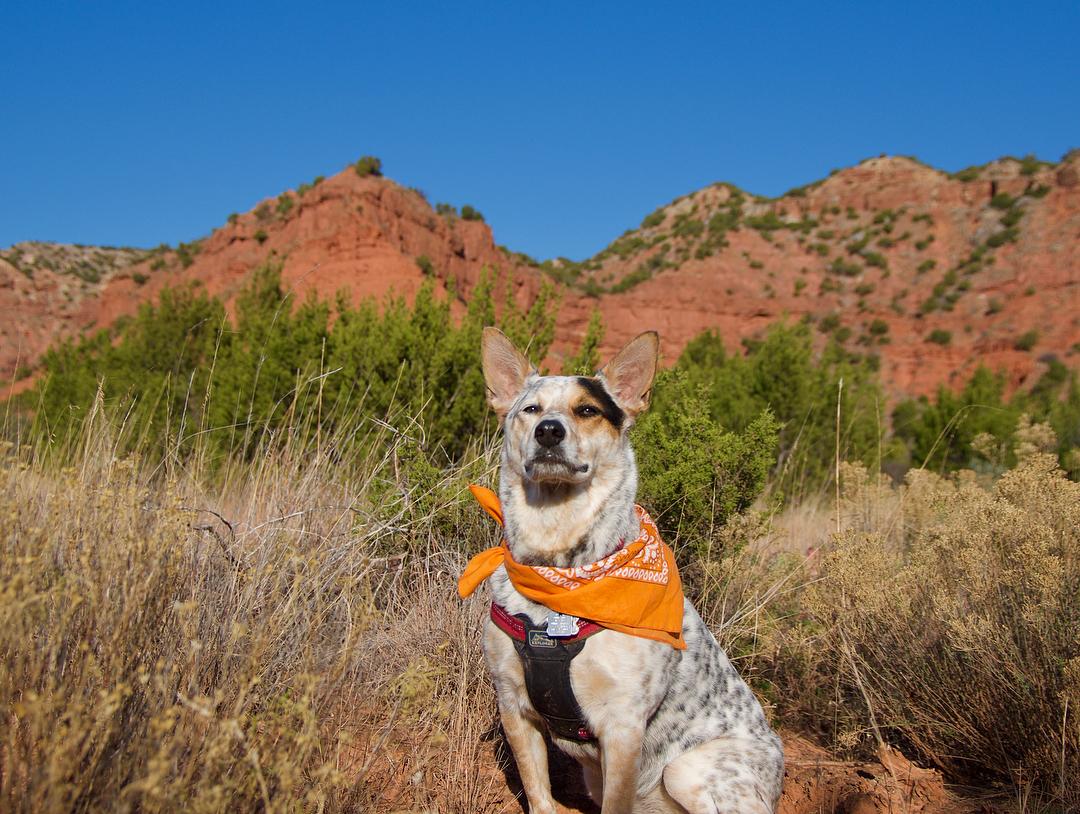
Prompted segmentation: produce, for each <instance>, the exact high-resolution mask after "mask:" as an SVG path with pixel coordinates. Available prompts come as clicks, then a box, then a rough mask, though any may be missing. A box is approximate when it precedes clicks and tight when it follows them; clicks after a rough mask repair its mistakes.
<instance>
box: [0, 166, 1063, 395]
mask: <svg viewBox="0 0 1080 814" xmlns="http://www.w3.org/2000/svg"><path fill="white" fill-rule="evenodd" d="M1078 171H1080V154H1070V155H1069V156H1066V158H1065V159H1063V161H1062V163H1061V164H1059V165H1056V166H1054V165H1034V166H1030V165H1024V164H1022V163H1021V162H1018V161H1015V160H1012V159H1003V160H1001V161H997V162H993V163H991V164H989V165H986V166H985V167H982V168H979V169H978V170H977V171H972V172H970V173H966V174H964V176H963V180H961V178H956V177H950V176H948V175H946V174H944V173H942V172H939V171H937V170H934V169H932V168H930V167H927V166H925V165H923V164H920V163H919V162H917V161H914V160H911V159H906V158H877V159H870V160H868V161H864V162H862V163H860V164H859V165H857V166H855V167H851V168H849V169H845V170H842V171H840V172H837V173H835V174H833V175H832V176H830V177H829V178H827V179H825V180H824V181H823V182H821V183H819V184H817V185H812V186H810V187H806V188H803V189H802V190H797V191H793V192H792V193H789V194H788V195H786V196H784V197H782V198H779V199H776V200H765V199H757V198H754V197H753V196H751V195H747V194H746V193H740V192H739V191H737V190H734V189H733V188H731V187H729V186H727V185H713V186H710V187H706V188H705V189H702V190H699V191H697V192H695V193H692V194H691V195H688V196H684V197H683V198H681V199H679V200H678V201H675V202H673V203H672V204H671V205H669V206H667V207H664V208H662V209H661V210H658V211H657V212H656V213H654V214H653V215H652V216H650V218H649V219H647V221H646V223H645V224H643V226H642V228H640V229H638V230H635V231H633V232H631V233H629V234H628V235H626V236H624V237H623V238H620V240H619V241H617V242H616V244H613V247H612V248H613V250H612V251H609V252H603V253H601V254H600V255H598V256H597V257H596V258H593V260H592V261H591V262H589V263H587V264H584V265H583V266H582V267H580V268H578V269H577V271H576V274H577V276H576V279H575V282H574V287H573V288H564V291H563V297H562V303H561V307H560V311H559V322H558V332H557V337H556V343H555V347H554V349H553V351H552V356H551V358H550V359H549V360H548V365H549V366H550V367H552V368H557V367H559V366H560V364H561V358H562V356H563V355H565V354H568V353H572V352H573V351H574V350H575V349H576V348H577V346H578V344H579V343H580V341H581V338H582V336H583V335H584V332H585V327H586V325H587V323H588V319H589V316H590V314H591V312H592V310H593V309H594V308H598V309H599V310H600V312H601V313H602V315H603V318H604V323H605V325H606V328H607V333H606V337H605V343H604V347H603V351H604V352H613V351H614V350H615V349H616V348H617V347H619V346H621V345H622V344H623V343H624V342H625V341H627V340H628V339H630V338H631V337H632V336H634V335H635V334H637V333H638V332H640V331H642V330H646V329H650V328H651V329H656V330H659V331H660V333H661V335H662V336H663V338H664V349H665V354H666V356H667V358H668V360H669V361H671V360H673V359H674V358H675V357H676V356H677V354H678V353H679V352H680V351H681V349H682V347H683V346H684V345H685V344H686V342H687V341H689V340H690V339H691V338H693V337H694V336H695V335H697V334H698V333H700V332H701V331H703V330H706V329H712V330H716V331H718V332H719V333H720V334H721V335H722V336H723V338H724V340H725V342H726V344H727V345H728V346H729V347H730V348H733V349H734V348H738V347H739V342H740V340H741V339H743V338H745V337H751V336H754V335H755V334H758V333H760V332H761V331H762V330H763V329H764V328H765V327H766V326H768V325H769V324H770V323H772V322H775V321H776V320H778V319H781V318H785V317H786V318H788V319H791V320H798V319H809V320H813V321H815V322H817V323H819V324H820V323H821V321H822V320H823V319H824V318H825V317H832V318H831V319H829V320H827V322H826V324H829V323H831V322H836V321H838V322H839V325H840V326H841V329H842V331H843V333H847V334H849V335H848V337H847V339H846V341H845V344H846V346H847V347H848V348H849V349H850V350H851V351H853V352H858V353H864V354H865V353H872V354H875V355H877V356H878V357H879V360H880V367H881V377H882V381H883V383H884V385H885V387H886V390H887V392H888V394H889V395H890V397H892V398H896V397H899V396H901V395H918V394H924V393H930V392H933V391H934V390H935V389H936V388H937V387H938V385H940V384H946V385H950V386H959V385H960V384H962V383H963V382H964V381H966V379H967V378H968V377H969V376H970V374H971V372H972V371H973V370H974V368H975V367H976V366H977V365H978V364H980V363H981V364H986V365H989V366H990V367H993V368H1000V369H1003V370H1005V371H1006V372H1007V374H1008V377H1009V381H1010V385H1011V386H1013V387H1018V386H1024V385H1026V384H1030V383H1031V382H1032V381H1033V380H1034V378H1035V377H1036V376H1037V375H1038V373H1039V372H1040V371H1041V369H1042V368H1043V367H1044V364H1043V363H1042V362H1040V361H1039V360H1040V359H1044V358H1046V355H1047V354H1051V355H1054V356H1056V357H1057V358H1060V359H1061V360H1063V361H1065V362H1066V363H1068V364H1070V365H1071V366H1075V364H1076V363H1077V360H1078V359H1080V352H1077V351H1076V350H1074V348H1076V347H1078V346H1077V343H1078V342H1080V185H1078V184H1077V182H1076V179H1077V177H1078ZM287 194H288V195H289V197H290V199H291V201H292V205H291V206H285V207H279V206H278V201H277V200H275V199H269V200H268V201H265V202H263V203H262V204H260V206H258V207H256V208H255V209H254V210H253V211H251V212H248V213H246V214H244V215H240V216H238V217H236V218H234V219H233V221H232V222H230V223H229V224H227V225H225V226H223V227H221V228H220V229H218V230H216V231H215V232H214V233H213V234H211V235H210V236H209V237H207V238H206V239H205V240H203V241H201V242H200V243H199V244H192V245H190V246H187V247H181V251H179V252H177V251H175V250H170V251H164V252H155V253H150V254H149V255H148V256H146V257H145V259H142V260H140V261H138V262H130V263H118V264H113V265H111V266H109V267H108V268H104V269H103V270H102V273H101V274H100V280H98V281H90V280H85V279H79V278H78V277H75V276H73V275H71V274H70V273H65V272H64V271H63V270H60V271H51V270H49V269H40V270H39V269H36V268H35V269H34V271H33V275H32V276H30V275H28V274H27V273H26V272H25V270H22V271H20V269H19V268H17V267H16V266H15V265H13V264H12V263H11V262H6V261H5V260H4V259H2V258H3V256H2V255H0V309H2V312H3V313H4V315H5V318H4V319H3V320H2V324H0V373H2V374H3V376H4V378H5V379H6V380H7V381H11V380H12V378H13V376H14V374H15V372H16V366H17V365H20V366H25V365H32V364H33V363H34V362H36V361H37V359H38V358H40V355H41V354H42V353H43V352H44V350H45V349H46V348H47V347H48V346H49V345H50V344H52V343H53V342H55V341H57V340H58V339H60V338H64V337H74V336H78V335H81V334H84V333H85V332H87V331H90V330H93V329H96V328H100V327H105V326H108V325H110V324H111V323H112V322H114V321H115V320H116V319H117V318H118V317H120V316H122V315H125V314H131V313H133V312H134V311H135V310H136V309H137V307H138V305H139V304H140V303H142V302H145V301H147V300H152V299H153V298H155V297H156V295H157V294H158V293H159V292H160V290H161V289H162V288H163V287H164V286H167V285H177V284H180V283H184V282H189V281H190V282H195V283H198V284H200V285H202V286H204V287H205V289H206V290H207V291H208V292H210V293H212V294H215V295H219V296H221V297H223V298H224V299H225V301H226V303H227V304H229V303H231V302H232V300H233V298H234V297H235V295H236V293H237V292H238V291H239V290H240V289H241V288H242V287H243V285H244V284H245V282H246V281H247V278H248V276H249V274H250V272H251V270H252V269H254V268H255V267H257V266H258V265H259V264H261V263H263V262H265V261H266V260H267V259H269V258H271V257H276V258H278V259H280V260H281V261H282V263H283V270H282V274H283V282H284V284H285V286H286V287H287V288H289V289H290V290H291V291H292V292H293V294H294V295H295V296H296V297H297V298H298V299H300V298H302V297H304V296H306V294H307V292H308V291H309V290H314V291H315V292H316V293H317V294H318V295H320V296H322V297H325V298H331V297H333V296H334V295H335V294H336V293H337V292H338V291H341V290H344V291H346V292H347V293H348V295H350V296H351V297H353V298H354V299H358V298H361V297H366V296H374V297H377V298H382V297H385V296H386V295H387V294H388V293H390V292H395V293H396V294H399V295H402V296H405V297H411V296H413V295H414V294H415V293H416V291H417V290H418V289H419V287H420V286H421V285H422V283H423V281H424V279H425V276H431V277H433V278H434V281H435V285H436V288H437V289H438V290H439V291H440V292H446V290H447V283H448V281H450V280H453V281H454V290H455V291H456V292H457V295H458V296H459V297H461V298H467V295H468V292H469V291H471V289H472V287H473V286H475V284H476V282H477V280H478V279H479V277H480V274H481V272H482V270H483V269H484V268H494V269H499V270H501V271H502V272H504V273H505V272H510V273H512V279H513V284H514V286H515V289H516V294H517V296H518V297H519V299H520V300H521V301H522V302H523V303H524V302H527V301H528V300H529V299H531V298H532V297H533V296H534V295H535V293H536V291H537V290H538V288H539V286H540V285H541V283H542V281H543V280H545V279H547V275H545V273H544V272H543V271H542V270H541V269H539V268H536V267H535V266H533V265H532V264H530V263H529V262H527V261H526V260H525V259H524V258H521V257H518V256H516V255H512V254H510V253H508V252H506V251H504V250H502V249H500V248H498V247H497V246H496V245H495V242H494V239H493V237H492V234H491V231H490V229H489V228H488V226H487V225H486V224H484V223H482V222H479V221H464V220H461V219H459V218H447V217H444V216H440V215H437V214H436V213H435V212H434V211H433V210H432V209H431V207H430V206H429V205H428V203H427V202H426V201H425V200H424V199H423V198H422V197H421V196H420V195H419V194H418V193H416V192H414V191H412V190H409V189H406V188H404V187H401V186H399V185H398V184H396V183H394V182H392V181H389V180H386V179H382V178H376V177H367V178H360V177H358V176H357V175H356V174H355V173H354V172H353V171H352V170H351V169H348V170H346V171H344V172H342V173H340V174H339V175H337V176H335V177H333V178H330V179H327V180H326V181H324V182H322V183H320V184H318V185H316V186H314V187H313V188H310V189H307V190H306V191H304V192H303V194H297V193H296V192H291V193H287ZM733 200H734V201H741V203H740V204H739V212H738V217H737V218H736V219H735V220H736V221H737V223H735V225H734V226H733V225H732V223H731V222H730V221H729V223H728V227H727V228H726V229H723V228H722V229H720V230H718V229H715V228H713V227H714V225H716V221H717V218H716V216H717V215H718V214H720V215H723V214H724V213H730V212H731V211H732V202H733ZM719 220H721V221H722V220H723V218H720V219H719ZM1007 224H1008V225H1007ZM719 225H721V226H722V224H719ZM755 227H756V228H755ZM1009 230H1011V231H1009ZM615 247H618V248H619V251H615V250H614V249H615ZM665 247H666V248H665ZM9 251H10V250H9ZM421 257H422V258H426V261H427V262H422V263H421V264H418V262H417V259H418V258H421ZM128 259H131V258H130V257H128ZM421 265H424V266H425V268H423V269H422V268H421ZM643 269H644V271H642V270H643ZM635 275H636V277H635ZM628 278H629V279H628ZM637 278H644V279H643V280H642V281H640V282H637V283H636V284H633V285H631V284H630V283H631V282H632V281H633V280H634V279H637ZM623 280H626V283H623V284H622V285H621V286H620V281H623ZM586 288H587V289H589V290H591V292H592V293H593V294H594V295H595V296H586V295H585V293H584V292H583V289H586ZM620 288H621V289H624V290H618V289H620ZM612 289H616V290H617V293H611V291H612ZM499 297H500V301H501V297H502V294H501V292H500V294H499ZM458 307H460V305H459V306H458ZM935 331H937V333H936V334H935V333H934V332H935ZM1029 331H1035V332H1036V334H1037V338H1036V341H1035V344H1034V346H1033V347H1031V348H1030V349H1023V348H1022V347H1021V348H1018V347H1016V345H1017V340H1018V338H1019V337H1021V336H1022V335H1024V334H1025V333H1027V332H1029ZM946 333H947V334H948V338H947V340H946V339H945V336H946ZM815 336H817V337H818V341H819V342H822V343H824V341H825V339H826V336H825V334H824V333H822V332H819V331H816V332H815ZM931 336H934V337H935V338H936V340H937V341H936V342H935V341H929V340H930V338H931ZM1021 344H1023V343H1021ZM23 372H25V371H23ZM29 381H30V380H25V381H24V382H23V385H22V386H25V384H26V383H28V382H29Z"/></svg>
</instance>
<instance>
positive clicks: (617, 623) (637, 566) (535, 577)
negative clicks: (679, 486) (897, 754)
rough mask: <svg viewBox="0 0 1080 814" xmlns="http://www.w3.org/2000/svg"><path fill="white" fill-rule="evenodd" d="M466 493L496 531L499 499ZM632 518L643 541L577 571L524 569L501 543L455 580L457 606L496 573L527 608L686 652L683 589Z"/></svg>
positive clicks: (480, 491)
mask: <svg viewBox="0 0 1080 814" xmlns="http://www.w3.org/2000/svg"><path fill="white" fill-rule="evenodd" d="M469 491H471V492H472V493H473V497H475V498H476V499H477V501H478V502H479V503H480V505H481V506H482V507H483V509H484V511H486V512H487V513H488V514H490V515H491V516H492V517H494V518H495V520H497V521H498V523H499V525H502V524H503V518H502V507H501V505H500V504H499V498H498V496H497V495H496V494H495V493H494V492H492V491H491V490H490V489H485V488H484V487H483V486H475V485H474V486H470V487H469ZM634 511H635V512H636V513H637V516H638V519H639V520H640V521H641V536H640V537H638V538H637V539H636V540H634V542H632V543H630V544H629V545H625V546H623V547H622V548H620V549H619V550H618V551H616V552H614V553H612V554H609V555H608V556H606V557H604V558H603V559H602V560H599V561H598V562H594V563H590V564H589V565H582V566H578V567H577V568H554V567H551V566H532V565H522V564H520V563H518V562H515V561H514V558H513V557H512V556H511V555H510V548H509V547H508V546H507V544H506V541H505V540H503V542H502V544H501V545H498V546H495V547H494V548H489V549H487V550H486V551H481V552H480V553H479V554H477V555H476V556H475V557H473V558H472V559H471V560H470V561H469V564H468V565H467V566H466V567H465V573H463V574H462V575H461V579H459V580H458V594H460V595H461V597H462V598H463V599H464V598H465V597H467V596H469V595H470V594H471V593H472V592H473V591H475V590H476V589H477V587H479V585H480V583H481V582H483V581H484V580H485V579H487V578H488V577H490V576H491V575H492V574H493V573H495V570H496V569H497V568H498V567H499V566H500V565H502V566H505V567H506V573H507V575H508V576H509V577H510V582H511V583H513V585H514V587H515V588H516V589H517V590H518V592H519V593H520V594H522V595H523V596H525V597H527V598H528V599H531V600H532V601H533V602H538V603H540V604H541V605H544V606H545V607H547V608H550V609H551V610H553V611H555V612H557V613H565V614H569V615H571V616H577V617H578V618H581V619H588V620H590V621H592V622H596V623H598V624H600V625H603V626H604V627H606V628H610V629H611V630H617V631H619V632H620V633H628V634H630V635H631V636H641V637H642V638H645V639H653V640H655V641H658V642H664V643H665V644H669V645H671V646H672V647H674V648H675V649H676V650H685V649H686V642H684V641H683V637H682V613H683V595H682V582H681V581H680V580H679V569H678V567H677V566H676V565H675V555H674V554H672V552H671V549H670V548H668V546H667V545H666V544H665V543H664V541H663V540H661V539H660V532H658V531H657V530H656V524H655V523H653V521H652V518H651V517H649V515H648V513H647V512H646V511H645V510H644V509H643V508H641V507H640V506H634Z"/></svg>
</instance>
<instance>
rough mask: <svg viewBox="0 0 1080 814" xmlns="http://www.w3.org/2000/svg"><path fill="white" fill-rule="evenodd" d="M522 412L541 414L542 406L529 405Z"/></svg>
mask: <svg viewBox="0 0 1080 814" xmlns="http://www.w3.org/2000/svg"><path fill="white" fill-rule="evenodd" d="M521 412H523V413H538V412H540V405H539V404H529V405H527V406H525V407H522V408H521Z"/></svg>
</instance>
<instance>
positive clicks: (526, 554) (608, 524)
mask: <svg viewBox="0 0 1080 814" xmlns="http://www.w3.org/2000/svg"><path fill="white" fill-rule="evenodd" d="M624 453H625V455H626V459H625V460H624V461H622V462H620V463H621V464H622V465H621V466H617V467H612V468H610V469H609V468H607V467H605V468H603V469H599V470H598V473H599V472H609V473H610V474H607V475H603V474H597V475H596V476H594V477H593V478H592V479H591V480H590V481H589V482H588V483H585V484H580V485H569V484H538V483H533V482H531V481H529V480H527V479H525V478H523V477H520V476H519V475H518V474H517V473H515V472H514V471H512V469H511V468H510V467H509V466H508V465H507V463H508V462H507V461H506V460H505V458H504V460H503V468H502V476H501V478H500V481H499V500H500V501H501V503H502V507H503V519H504V523H505V529H504V531H505V535H506V542H507V545H509V547H510V553H511V554H512V555H513V557H514V559H515V560H516V561H517V562H519V563H522V564H523V565H549V566H555V567H557V568H572V567H576V566H580V565H587V564H588V563H592V562H596V561H597V560H600V559H602V558H604V557H606V556H607V555H608V554H611V553H612V552H613V551H615V550H616V549H618V548H619V547H620V546H621V545H623V544H626V543H630V542H633V541H634V540H635V539H637V537H638V535H639V534H640V533H641V524H640V523H639V521H638V519H637V515H636V514H635V512H634V497H635V495H636V493H637V470H636V467H635V464H634V453H633V451H632V450H630V449H629V448H628V447H627V448H626V449H625V450H624Z"/></svg>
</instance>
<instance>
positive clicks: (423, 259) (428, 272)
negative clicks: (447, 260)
mask: <svg viewBox="0 0 1080 814" xmlns="http://www.w3.org/2000/svg"><path fill="white" fill-rule="evenodd" d="M416 266H417V268H419V269H420V271H421V273H422V274H423V275H424V276H425V277H434V276H435V264H434V263H432V262H431V258H430V257H428V256H427V255H426V254H422V255H420V256H419V257H417V258H416Z"/></svg>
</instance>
